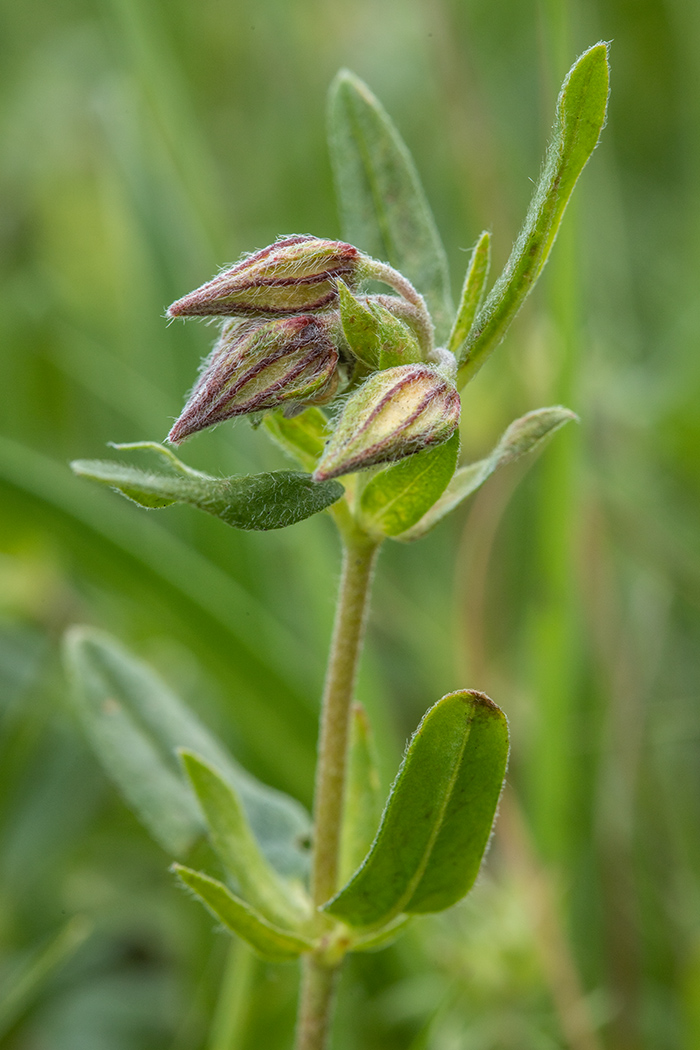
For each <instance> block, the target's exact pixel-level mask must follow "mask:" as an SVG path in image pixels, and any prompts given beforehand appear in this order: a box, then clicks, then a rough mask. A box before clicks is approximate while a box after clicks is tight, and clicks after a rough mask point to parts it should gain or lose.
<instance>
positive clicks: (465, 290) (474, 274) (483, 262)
mask: <svg viewBox="0 0 700 1050" xmlns="http://www.w3.org/2000/svg"><path fill="white" fill-rule="evenodd" d="M490 266H491V234H490V233H489V232H488V230H484V232H483V233H482V235H481V237H479V240H478V241H477V243H476V246H475V248H474V251H473V252H472V254H471V258H470V260H469V266H468V267H467V272H466V275H465V278H464V286H463V287H462V298H461V300H460V304H459V309H458V310H457V316H456V317H455V320H454V324H453V325H452V331H451V332H450V338H449V339H448V340H447V349H448V350H449V351H451V353H453V354H455V355H457V356H459V353H460V349H461V347H462V343H463V342H464V340H465V339H466V338H467V336H468V335H469V332H470V330H471V327H472V324H473V323H474V318H475V317H476V312H477V310H478V309H479V307H480V306H481V303H482V300H483V298H484V291H485V289H486V281H487V279H488V276H489V268H490Z"/></svg>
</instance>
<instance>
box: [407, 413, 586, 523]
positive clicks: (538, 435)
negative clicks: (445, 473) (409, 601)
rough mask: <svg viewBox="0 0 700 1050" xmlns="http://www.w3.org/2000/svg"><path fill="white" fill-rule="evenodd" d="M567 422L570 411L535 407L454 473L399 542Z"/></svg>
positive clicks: (572, 417)
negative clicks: (490, 448) (489, 448)
mask: <svg viewBox="0 0 700 1050" xmlns="http://www.w3.org/2000/svg"><path fill="white" fill-rule="evenodd" d="M571 420H578V416H577V415H576V413H575V412H572V411H571V410H570V409H568V408H562V406H561V405H555V406H554V407H552V408H538V409H536V410H535V411H534V412H528V414H527V415H526V416H521V417H520V419H516V420H515V422H514V423H511V424H510V426H509V427H508V429H507V430H505V431H504V433H503V436H502V437H501V440H500V441H499V442H498V444H497V445H496V447H495V448H494V449H493V451H492V452H491V453H490V454H489V455H488V456H487V457H486V459H480V460H478V462H476V463H470V464H469V466H467V467H460V469H459V470H458V471H456V473H455V475H454V477H453V478H452V480H451V481H450V483H449V485H448V486H447V488H446V489H445V491H444V493H443V494H442V496H441V497H440V499H439V500H438V501H437V503H435V505H434V506H433V507H431V508H430V510H429V511H428V512H427V514H425V515H424V516H423V517H422V518H421V519H420V521H418V522H416V524H415V525H414V526H413V528H411V529H408V530H407V531H406V532H404V533H402V534H401V536H399V539H400V540H402V541H406V542H408V541H410V540H419V539H420V538H421V537H422V536H425V534H426V533H427V532H429V531H430V530H431V529H432V528H434V526H435V525H437V523H438V522H439V521H442V519H443V518H444V517H445V516H446V515H447V514H449V513H450V511H453V510H454V509H455V507H458V506H459V504H460V503H462V502H463V501H464V500H465V499H467V497H468V496H471V495H472V493H473V492H476V490H477V489H478V488H480V487H481V486H482V485H483V484H484V482H485V481H486V479H487V478H489V477H491V475H492V474H493V472H494V471H495V470H498V468H499V467H502V466H504V465H505V464H506V463H512V462H513V460H516V459H519V458H520V456H524V455H525V453H526V452H532V451H533V450H534V449H535V448H537V446H538V445H540V444H541V443H542V442H543V441H544V440H545V439H546V438H548V437H550V436H551V435H552V434H554V433H555V432H556V431H557V430H559V429H560V428H561V427H563V426H564V424H565V423H569V422H570V421H571Z"/></svg>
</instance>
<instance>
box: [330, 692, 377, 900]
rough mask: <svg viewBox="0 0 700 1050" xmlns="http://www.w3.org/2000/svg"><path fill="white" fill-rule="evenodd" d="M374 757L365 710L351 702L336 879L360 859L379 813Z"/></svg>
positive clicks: (348, 873)
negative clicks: (338, 871)
mask: <svg viewBox="0 0 700 1050" xmlns="http://www.w3.org/2000/svg"><path fill="white" fill-rule="evenodd" d="M382 802H383V799H382V793H381V783H380V780H379V771H378V769H377V756H376V753H375V749H374V740H373V739H372V730H371V728H370V724H369V719H368V718H367V712H366V711H365V709H364V707H363V706H362V704H358V703H354V704H353V705H352V710H351V713H350V743H349V746H348V775H347V782H346V785H345V802H344V806H343V826H342V831H341V836H340V866H339V870H340V879H341V881H343V882H345V880H346V879H349V878H350V876H351V875H352V873H353V872H354V871H355V868H357V867H358V865H359V864H360V863H361V862H362V860H363V858H364V857H365V855H366V853H367V851H368V850H369V848H370V846H371V845H372V842H373V840H374V836H375V835H376V834H377V828H378V827H379V821H380V818H381V815H382Z"/></svg>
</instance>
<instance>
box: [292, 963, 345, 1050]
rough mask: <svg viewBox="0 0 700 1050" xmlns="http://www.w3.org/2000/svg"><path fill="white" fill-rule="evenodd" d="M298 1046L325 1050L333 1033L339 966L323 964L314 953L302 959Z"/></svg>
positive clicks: (301, 1048)
mask: <svg viewBox="0 0 700 1050" xmlns="http://www.w3.org/2000/svg"><path fill="white" fill-rule="evenodd" d="M302 966H303V969H302V978H301V993H300V996H299V1016H298V1018H297V1042H296V1047H297V1050H323V1048H324V1047H325V1046H326V1045H327V1042H328V1036H329V1034H330V1026H331V1016H332V1012H333V1000H334V997H335V986H336V983H337V979H338V973H339V969H340V968H339V966H337V965H336V966H324V965H323V963H322V962H320V961H319V960H318V959H317V958H316V957H315V956H313V955H311V956H307V957H306V958H305V959H304V961H303V963H302Z"/></svg>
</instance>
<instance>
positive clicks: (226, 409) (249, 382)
mask: <svg viewBox="0 0 700 1050" xmlns="http://www.w3.org/2000/svg"><path fill="white" fill-rule="evenodd" d="M337 324H338V322H337V318H334V317H333V316H332V315H324V316H321V317H316V316H313V315H303V314H302V315H297V316H295V317H285V318H280V319H276V320H271V321H233V322H229V323H228V324H227V325H225V326H224V329H223V331H222V333H221V338H220V339H219V341H218V343H217V344H216V346H215V347H214V349H213V351H212V353H211V355H210V356H209V358H208V359H207V361H206V362H205V365H204V368H203V370H202V373H201V375H200V377H199V379H198V381H197V383H196V384H195V387H194V390H193V391H192V394H191V395H190V398H189V400H188V402H187V404H186V405H185V408H184V409H183V412H182V415H181V416H180V418H179V419H178V420H177V422H176V423H175V425H174V426H173V428H172V430H171V431H170V433H169V434H168V440H169V441H170V442H172V443H173V444H178V443H179V442H180V441H183V440H184V439H185V438H186V437H190V436H191V435H192V434H196V433H197V432H198V431H200V430H204V429H205V428H206V427H209V426H213V424H215V423H220V422H222V421H223V420H225V419H231V418H233V417H235V416H241V415H246V414H249V413H251V412H263V411H266V410H268V409H274V408H278V407H279V406H280V405H284V404H288V403H289V402H301V403H304V402H306V401H310V400H312V399H313V400H316V399H322V398H323V396H324V395H325V394H326V393H327V392H328V391H329V390H330V391H333V390H334V389H335V386H336V385H337V379H336V370H337V365H338V351H337V349H336V347H335V344H334V342H333V335H334V331H335V328H336V327H337Z"/></svg>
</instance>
